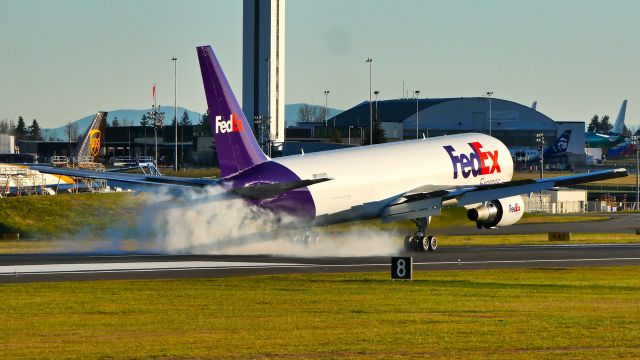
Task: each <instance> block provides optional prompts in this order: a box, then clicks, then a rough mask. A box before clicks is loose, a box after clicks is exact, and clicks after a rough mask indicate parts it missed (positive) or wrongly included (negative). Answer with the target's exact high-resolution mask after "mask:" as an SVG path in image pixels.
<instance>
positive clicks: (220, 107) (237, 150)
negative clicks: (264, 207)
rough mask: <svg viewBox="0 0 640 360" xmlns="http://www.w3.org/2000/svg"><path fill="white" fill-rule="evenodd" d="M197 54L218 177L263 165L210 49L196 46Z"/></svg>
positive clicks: (259, 153)
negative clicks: (213, 141) (217, 164)
mask: <svg viewBox="0 0 640 360" xmlns="http://www.w3.org/2000/svg"><path fill="white" fill-rule="evenodd" d="M197 51H198V60H199V61H200V71H201V72H202V79H203V83H204V92H205V94H206V97H207V105H208V107H209V121H210V124H211V132H212V134H213V137H214V140H215V145H216V152H217V156H218V163H219V166H220V173H221V175H222V176H223V177H226V176H228V175H231V174H235V173H237V172H240V171H243V170H245V169H248V168H250V167H252V166H255V165H257V164H260V163H262V162H265V161H267V160H268V158H267V156H266V155H265V154H264V153H263V152H262V149H260V146H259V145H258V142H257V141H256V138H255V137H254V135H253V130H252V129H251V127H250V126H249V123H248V121H247V118H246V117H245V115H244V113H243V112H242V108H241V107H240V104H239V103H238V100H237V99H236V97H235V95H234V94H233V90H231V86H230V85H229V82H228V81H227V78H226V76H225V75H224V72H223V71H222V67H221V66H220V63H219V62H218V59H217V58H216V56H215V55H214V53H213V49H212V48H211V46H199V47H197Z"/></svg>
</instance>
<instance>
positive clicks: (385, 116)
mask: <svg viewBox="0 0 640 360" xmlns="http://www.w3.org/2000/svg"><path fill="white" fill-rule="evenodd" d="M458 99H462V98H441V99H418V109H419V111H422V110H424V109H426V108H428V107H431V106H434V105H438V104H441V103H444V102H447V101H453V100H458ZM376 103H377V106H378V120H379V121H380V122H398V123H399V122H403V121H404V120H406V119H407V118H408V117H409V116H411V115H413V114H415V113H416V99H392V100H378V101H377V102H376V101H375V100H374V101H372V102H371V105H372V107H373V116H374V118H375V111H376ZM369 116H370V114H369V101H363V102H361V103H360V104H358V105H356V106H354V107H352V108H351V109H348V110H345V111H343V112H341V113H340V114H338V115H336V116H334V117H332V118H330V119H328V120H327V122H328V123H329V124H333V121H334V118H335V122H336V126H362V127H367V126H368V125H369Z"/></svg>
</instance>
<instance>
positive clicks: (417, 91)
mask: <svg viewBox="0 0 640 360" xmlns="http://www.w3.org/2000/svg"><path fill="white" fill-rule="evenodd" d="M415 94H416V139H418V138H419V137H420V134H419V132H420V118H419V117H418V95H420V90H416V91H415Z"/></svg>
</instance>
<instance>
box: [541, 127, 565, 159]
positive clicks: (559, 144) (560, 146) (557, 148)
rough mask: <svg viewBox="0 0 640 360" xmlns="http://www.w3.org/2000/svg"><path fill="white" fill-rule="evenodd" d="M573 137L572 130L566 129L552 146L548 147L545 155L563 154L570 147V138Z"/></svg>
mask: <svg viewBox="0 0 640 360" xmlns="http://www.w3.org/2000/svg"><path fill="white" fill-rule="evenodd" d="M570 138H571V130H565V131H564V132H563V133H562V134H560V136H558V138H557V139H556V141H555V143H553V145H552V146H550V147H549V148H547V150H545V152H544V156H545V157H553V156H557V155H562V154H564V153H566V152H567V148H568V147H569V139H570Z"/></svg>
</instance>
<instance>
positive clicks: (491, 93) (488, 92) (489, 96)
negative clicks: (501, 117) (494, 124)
mask: <svg viewBox="0 0 640 360" xmlns="http://www.w3.org/2000/svg"><path fill="white" fill-rule="evenodd" d="M491 95H493V91H487V98H489V136H491Z"/></svg>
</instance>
